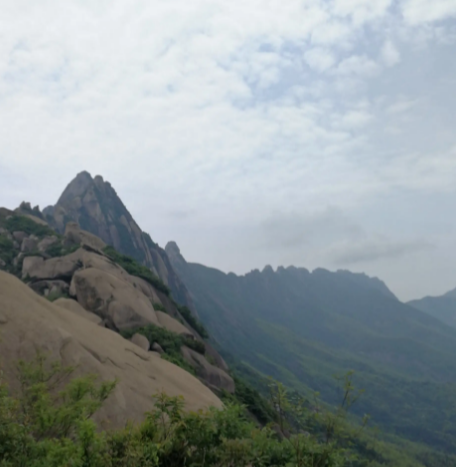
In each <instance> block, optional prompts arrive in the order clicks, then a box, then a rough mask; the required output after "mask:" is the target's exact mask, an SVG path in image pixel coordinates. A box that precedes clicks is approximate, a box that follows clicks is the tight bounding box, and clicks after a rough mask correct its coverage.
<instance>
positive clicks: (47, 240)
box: [38, 236, 59, 253]
mask: <svg viewBox="0 0 456 467" xmlns="http://www.w3.org/2000/svg"><path fill="white" fill-rule="evenodd" d="M58 241H59V239H58V238H57V237H55V236H49V237H44V238H43V240H41V241H40V242H39V243H38V251H39V252H41V253H44V252H46V251H47V249H48V248H49V247H50V246H51V245H54V243H57V242H58Z"/></svg>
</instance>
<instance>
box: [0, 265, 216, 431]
mask: <svg viewBox="0 0 456 467" xmlns="http://www.w3.org/2000/svg"><path fill="white" fill-rule="evenodd" d="M0 310H1V312H0V313H1V316H2V317H3V318H2V321H3V322H4V323H3V324H2V325H1V333H2V338H1V339H0V355H1V356H2V370H3V380H4V381H6V382H7V383H8V384H9V385H10V388H11V391H15V390H18V386H19V383H18V381H17V368H16V365H17V361H18V359H20V358H21V359H24V360H26V361H30V360H31V359H33V358H34V357H35V356H36V351H37V349H39V350H41V351H43V352H45V353H46V354H47V355H48V356H49V357H48V358H49V361H50V362H54V361H58V362H61V363H62V365H64V366H68V365H71V366H75V367H76V371H75V372H74V374H73V377H76V376H81V375H86V374H96V375H97V376H98V377H99V378H100V380H102V381H112V380H114V379H117V380H118V384H117V386H116V389H115V391H114V393H113V394H112V395H111V396H110V397H109V398H108V399H107V400H106V401H105V403H104V404H103V407H102V409H101V410H100V411H99V412H98V413H97V415H96V417H95V420H96V421H97V423H99V425H100V426H101V427H102V428H120V427H124V426H125V424H126V422H127V421H128V420H131V421H133V422H136V421H141V420H143V419H144V414H145V413H146V412H147V411H149V410H150V408H151V405H152V403H153V401H152V398H151V395H152V394H154V393H157V392H160V391H164V392H166V393H167V394H168V395H170V396H179V395H182V396H183V397H184V399H185V402H186V408H187V409H188V410H199V409H205V408H208V407H210V406H215V407H218V408H221V407H222V403H221V401H220V400H219V399H218V398H217V397H216V396H215V395H214V394H213V393H212V392H211V391H210V390H209V389H208V388H207V387H205V386H204V385H203V384H202V383H201V382H200V381H198V379H197V378H195V377H194V376H192V375H191V374H189V373H188V372H186V371H185V370H183V369H181V368H179V367H177V366H176V365H173V364H172V363H170V362H168V361H166V360H162V359H160V358H158V357H156V356H155V355H154V354H152V353H151V352H144V351H143V350H141V349H140V348H139V347H137V346H136V345H134V344H132V343H131V342H129V341H127V340H125V339H123V338H122V337H121V336H120V335H118V334H116V333H114V332H112V331H110V330H108V329H105V328H103V327H101V326H97V325H95V324H94V323H91V322H90V321H88V320H87V319H85V318H84V317H81V316H78V315H77V314H76V313H73V312H71V311H69V310H67V309H65V308H63V307H62V306H59V305H57V304H55V303H50V302H49V301H47V300H46V299H44V298H42V297H40V296H38V295H37V294H36V293H34V292H33V291H32V290H31V289H30V288H28V287H27V286H26V285H25V284H23V283H22V282H21V281H20V280H19V279H17V278H15V277H14V276H12V275H9V274H6V273H4V272H1V271H0Z"/></svg>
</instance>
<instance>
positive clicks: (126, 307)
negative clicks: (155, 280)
mask: <svg viewBox="0 0 456 467" xmlns="http://www.w3.org/2000/svg"><path fill="white" fill-rule="evenodd" d="M70 295H72V296H75V297H76V298H77V301H78V302H79V303H80V304H81V305H82V306H83V308H85V309H86V310H88V311H92V312H93V313H95V314H97V315H98V316H101V317H102V318H103V319H104V320H106V322H107V324H108V325H109V326H111V327H113V328H114V329H118V330H122V329H133V328H138V327H142V326H146V325H148V324H155V325H157V326H160V323H159V322H158V319H157V315H156V314H155V311H154V308H153V306H152V304H151V302H150V300H149V299H148V298H147V297H146V296H145V295H144V294H143V293H142V292H141V291H139V290H138V289H136V288H135V287H133V285H132V284H130V283H128V282H126V281H124V280H122V279H120V278H118V277H116V276H114V275H112V274H109V273H108V272H105V271H102V270H100V269H96V268H88V269H83V270H80V271H77V272H76V273H75V274H74V276H73V279H72V282H71V287H70Z"/></svg>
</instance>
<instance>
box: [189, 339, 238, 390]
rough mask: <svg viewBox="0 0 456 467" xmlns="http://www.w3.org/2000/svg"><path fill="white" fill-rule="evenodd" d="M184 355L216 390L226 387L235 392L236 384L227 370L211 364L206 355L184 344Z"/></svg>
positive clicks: (197, 372) (225, 388)
mask: <svg viewBox="0 0 456 467" xmlns="http://www.w3.org/2000/svg"><path fill="white" fill-rule="evenodd" d="M182 355H183V357H184V359H185V361H186V362H187V363H189V364H190V365H191V366H192V367H193V368H194V369H195V371H196V374H197V375H198V377H200V378H201V379H202V380H204V381H205V382H206V384H208V386H209V387H212V388H213V389H214V390H216V391H217V390H220V389H224V390H225V391H228V392H230V393H234V390H235V386H234V381H233V378H231V376H230V375H229V374H228V373H226V372H225V371H223V370H221V369H220V368H217V367H216V366H214V365H211V364H210V363H209V362H208V361H207V359H206V358H205V357H204V355H201V354H200V353H198V352H195V351H194V350H192V349H190V348H188V347H186V346H184V347H182Z"/></svg>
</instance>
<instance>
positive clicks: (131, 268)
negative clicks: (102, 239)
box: [103, 246, 171, 296]
mask: <svg viewBox="0 0 456 467" xmlns="http://www.w3.org/2000/svg"><path fill="white" fill-rule="evenodd" d="M103 251H104V253H105V254H106V255H107V256H108V257H109V258H110V259H111V260H112V261H114V262H115V263H117V264H118V265H119V266H121V267H123V268H124V269H125V271H127V272H128V274H131V275H132V276H136V277H140V278H141V279H144V280H145V281H147V282H148V283H149V284H151V285H152V286H154V287H155V288H156V289H157V290H159V291H160V292H163V293H164V294H165V295H167V296H169V295H170V294H171V291H170V289H169V288H168V287H167V286H166V285H165V284H164V283H163V282H162V280H161V279H160V278H159V277H157V276H156V275H155V274H153V273H152V271H151V270H150V269H149V268H147V267H146V266H143V265H142V264H139V263H138V262H137V261H136V260H135V259H133V258H132V257H131V256H127V255H122V254H121V253H119V252H118V251H116V250H115V249H114V248H113V247H112V246H107V247H105V248H104V250H103Z"/></svg>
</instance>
